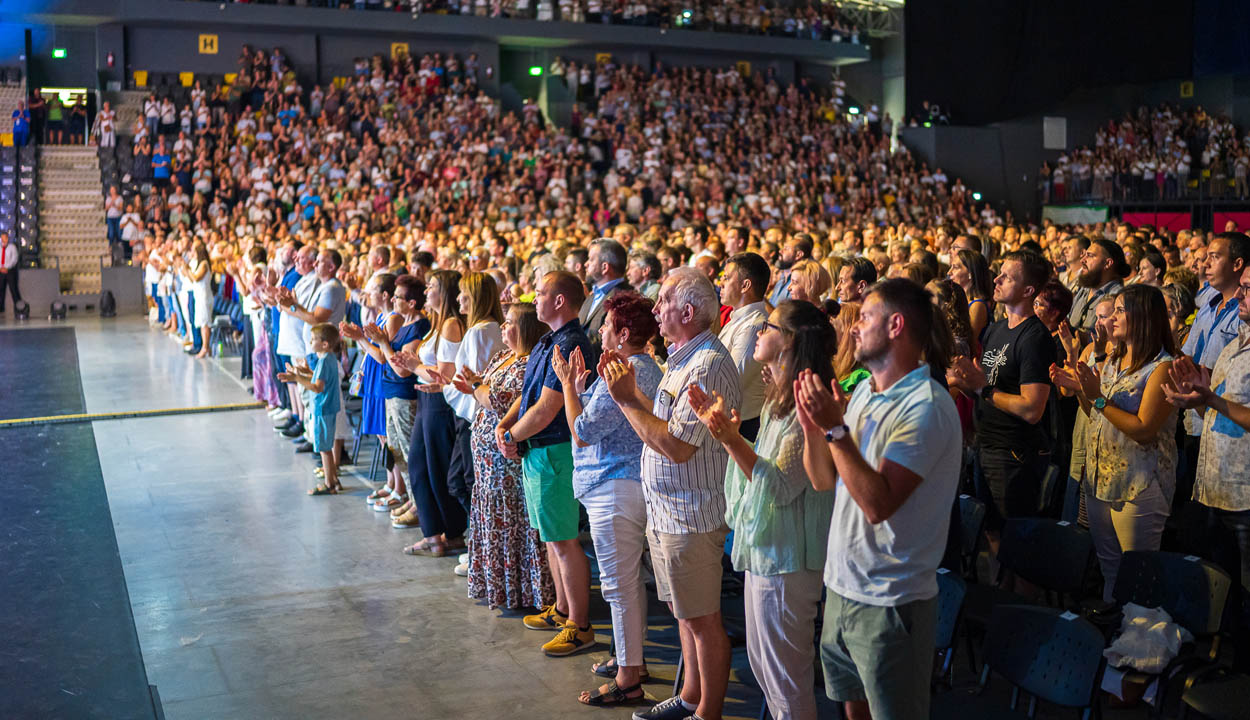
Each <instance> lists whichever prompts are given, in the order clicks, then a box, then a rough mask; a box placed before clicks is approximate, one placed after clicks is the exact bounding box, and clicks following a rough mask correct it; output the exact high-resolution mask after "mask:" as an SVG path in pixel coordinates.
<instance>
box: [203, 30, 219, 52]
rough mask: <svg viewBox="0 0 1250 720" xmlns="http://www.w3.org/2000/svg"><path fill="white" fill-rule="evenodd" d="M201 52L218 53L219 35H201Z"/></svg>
mask: <svg viewBox="0 0 1250 720" xmlns="http://www.w3.org/2000/svg"><path fill="white" fill-rule="evenodd" d="M200 54H201V55H216V54H217V36H216V35H200Z"/></svg>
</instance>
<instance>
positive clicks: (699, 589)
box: [109, 51, 1250, 720]
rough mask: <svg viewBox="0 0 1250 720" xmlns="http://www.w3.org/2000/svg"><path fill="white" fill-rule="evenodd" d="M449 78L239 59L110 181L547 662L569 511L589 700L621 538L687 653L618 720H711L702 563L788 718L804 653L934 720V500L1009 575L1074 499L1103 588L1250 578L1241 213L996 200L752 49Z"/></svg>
mask: <svg viewBox="0 0 1250 720" xmlns="http://www.w3.org/2000/svg"><path fill="white" fill-rule="evenodd" d="M475 72H476V69H475V68H471V67H470V64H469V63H468V62H467V61H466V62H465V63H461V62H459V61H458V60H457V59H456V58H450V57H439V56H437V55H428V56H424V57H422V58H419V59H418V58H405V59H402V60H400V61H398V62H396V63H394V64H392V65H388V64H387V63H386V62H385V61H383V60H382V59H381V58H375V59H374V60H373V61H372V63H366V64H365V66H364V67H362V68H361V69H360V71H359V74H357V75H356V77H354V78H353V79H352V80H351V82H349V83H348V84H347V85H345V86H344V87H342V88H327V89H324V90H323V89H321V88H313V89H311V90H310V91H308V92H305V91H304V90H303V89H301V88H299V87H298V85H297V84H296V83H295V82H294V80H293V75H289V69H288V68H287V67H286V66H285V62H284V61H283V60H282V59H281V56H280V55H278V54H270V53H264V52H260V51H250V52H248V53H246V54H245V55H244V56H243V57H242V58H241V72H240V81H239V82H236V83H235V85H234V86H232V87H231V88H230V90H229V94H228V95H227V96H223V97H222V98H220V99H217V98H211V99H210V98H208V97H207V96H206V95H205V94H203V93H192V96H191V101H190V103H189V107H188V110H189V111H190V117H191V118H192V121H191V122H192V124H191V125H190V126H189V127H187V126H185V125H179V120H178V118H179V117H182V115H181V112H182V111H181V109H179V110H178V111H177V112H175V113H174V114H173V115H172V116H170V115H168V114H166V113H163V112H160V111H159V106H160V103H159V100H158V101H157V102H158V112H157V114H156V115H155V121H154V122H153V121H152V120H146V121H143V122H141V124H140V127H137V128H136V135H138V136H139V137H138V138H137V140H136V141H135V142H134V145H133V147H134V148H135V150H134V162H133V169H132V173H133V174H135V175H137V176H138V179H137V180H136V179H134V178H132V179H131V182H133V183H135V184H136V185H148V184H151V185H152V186H153V188H154V189H153V191H152V192H150V193H149V194H148V195H147V196H146V199H145V198H144V195H143V193H142V192H139V193H137V194H136V195H135V196H134V197H133V198H132V199H129V200H128V199H126V198H125V197H122V196H121V193H120V192H119V191H116V190H110V200H109V202H110V203H112V204H113V205H112V206H113V207H115V208H116V209H117V210H118V211H119V215H118V217H119V221H118V225H117V226H116V232H117V237H118V238H119V240H118V242H124V243H125V244H126V246H127V247H129V248H130V249H131V250H132V251H133V252H134V254H135V258H136V261H137V262H139V263H142V265H143V267H144V269H145V282H146V283H147V285H148V288H149V290H150V292H151V295H152V300H153V320H154V322H155V323H157V324H162V325H163V327H165V328H166V329H167V330H168V331H169V332H170V333H171V334H172V335H173V336H175V337H179V336H181V337H182V338H183V339H184V342H185V344H186V347H187V349H188V350H189V351H193V352H196V351H198V352H199V353H200V354H201V355H205V354H207V353H208V352H209V350H210V342H209V340H210V335H209V326H210V325H214V324H216V322H217V318H216V317H215V316H218V315H221V316H226V317H227V318H231V319H232V320H233V322H234V323H235V324H236V327H238V328H240V329H241V331H242V339H243V343H244V352H243V355H244V368H243V372H244V374H245V375H247V376H249V377H251V379H252V381H253V391H254V393H255V395H256V397H257V398H258V399H260V400H261V401H263V402H265V403H266V404H267V405H268V406H269V407H270V410H271V414H272V416H273V418H274V421H275V423H277V427H276V429H277V430H278V431H280V432H282V433H283V434H285V435H286V436H287V437H290V438H291V439H292V441H293V442H295V443H297V444H298V445H297V448H296V450H297V452H298V451H301V450H303V451H309V452H313V453H315V454H317V455H319V458H320V467H319V468H317V470H316V471H315V472H316V474H317V484H316V486H315V487H314V488H313V489H312V490H311V491H310V494H313V495H318V496H321V495H335V494H337V493H338V491H339V490H340V489H341V487H342V486H341V483H340V480H339V477H340V467H341V466H342V464H343V462H344V460H345V458H344V457H343V453H342V444H343V441H345V440H349V439H351V438H352V437H353V436H354V435H356V434H363V435H372V436H377V437H378V438H380V442H381V443H382V444H383V445H384V446H385V447H386V449H387V456H388V460H387V463H386V465H387V480H386V482H385V483H384V484H383V485H382V486H380V487H378V488H376V490H375V491H374V492H372V493H371V494H370V495H369V497H368V503H369V507H370V508H371V509H373V510H374V511H377V512H387V513H389V514H390V516H391V522H392V526H393V527H395V528H397V529H419V530H420V535H421V540H419V541H417V542H415V543H412V544H410V545H408V546H407V547H406V548H405V550H404V552H406V553H408V554H410V555H414V556H426V557H444V556H456V555H458V554H460V553H461V552H462V551H463V553H464V554H463V555H462V556H461V562H460V564H459V565H458V566H457V568H456V569H457V572H459V573H462V574H464V575H465V576H466V577H467V581H468V590H467V592H468V595H469V597H470V598H475V599H482V600H485V601H486V602H487V603H488V604H489V605H490V606H491V607H506V608H535V609H537V610H538V612H537V613H535V614H533V615H529V616H526V617H525V618H524V619H523V621H522V622H523V624H524V625H525V626H526V627H527V628H530V629H533V630H547V631H552V632H553V635H552V637H551V639H550V641H549V642H547V643H545V644H544V645H543V646H542V651H543V652H544V653H546V654H547V655H549V656H565V655H571V654H574V653H578V652H581V651H584V650H585V649H587V648H589V647H591V646H593V644H594V642H595V634H594V631H593V629H592V628H591V626H590V618H589V615H588V613H589V609H588V608H589V594H590V570H589V564H588V560H587V558H586V555H585V554H584V552H583V550H582V546H581V544H580V542H579V537H580V536H581V533H582V532H583V531H584V530H586V529H588V530H589V534H590V537H591V541H592V545H593V548H594V554H595V556H596V560H597V563H598V567H599V576H600V587H601V590H602V593H603V596H604V599H605V600H606V601H607V603H608V604H609V606H610V608H611V613H612V633H613V638H614V650H615V657H614V658H613V659H612V660H609V661H607V662H604V663H600V664H597V665H596V666H595V667H594V672H595V673H596V674H598V675H601V676H604V679H606V680H608V681H609V682H607V683H605V684H603V685H601V686H599V687H595V688H593V689H588V690H586V691H585V692H583V693H582V694H581V695H580V696H579V699H580V700H581V701H582V702H585V703H587V704H592V705H604V704H617V703H625V702H639V701H640V699H641V698H642V696H643V691H642V689H641V683H642V682H645V681H646V679H647V678H648V677H649V675H648V672H647V668H646V663H645V660H644V657H643V645H644V639H645V635H646V625H647V623H646V619H647V610H646V608H647V590H646V585H645V583H644V580H643V578H644V573H645V572H646V571H645V570H644V558H649V563H646V565H648V566H649V570H650V572H651V573H652V574H653V575H654V579H655V585H656V588H657V590H658V594H659V598H660V599H661V600H663V601H665V602H667V603H668V605H669V608H670V609H671V611H672V612H673V614H674V616H675V617H676V618H677V620H678V624H679V628H680V635H681V648H682V654H683V661H684V669H685V673H684V676H683V678H684V679H683V683H682V685H681V687H680V689H679V693H678V694H677V695H676V696H674V697H673V698H669V699H667V700H665V701H663V702H661V703H659V704H657V705H654V706H648V707H646V708H643V709H640V710H639V711H638V712H637V713H636V714H635V715H634V717H635V718H640V719H641V720H651V719H667V718H674V719H679V720H684V719H685V718H701V719H703V720H719V718H720V717H721V712H722V706H723V700H724V697H725V692H726V686H727V682H728V677H729V656H730V655H729V654H730V645H729V640H728V637H727V635H726V632H725V629H724V625H723V622H722V618H721V615H720V609H721V587H722V574H723V568H724V567H725V566H724V565H723V563H722V559H723V557H724V556H725V555H726V553H727V554H728V560H729V561H730V564H731V565H732V567H733V570H734V571H735V572H740V573H743V574H744V578H745V580H744V582H745V594H746V643H747V650H748V656H749V658H750V662H751V668H752V671H753V673H754V675H755V677H756V678H757V679H758V680H759V682H760V685H761V687H762V688H763V691H764V695H765V698H766V700H767V703H768V707H769V710H770V712H771V714H772V716H773V717H774V718H778V719H780V718H804V719H810V718H815V717H816V701H815V695H814V686H813V678H812V672H811V668H812V666H813V663H814V662H815V661H816V654H817V652H818V653H819V656H820V662H821V667H822V668H823V671H824V675H825V688H826V692H827V693H828V695H829V696H830V697H831V698H832V699H834V700H837V701H840V702H844V703H846V706H845V707H846V709H847V714H848V717H851V718H863V717H868V713H869V712H871V716H872V717H878V718H917V719H919V718H927V717H928V703H929V687H930V680H931V675H932V671H933V657H934V642H935V632H936V608H937V597H936V596H937V592H938V591H937V587H938V585H937V573H938V570H939V567H940V566H944V567H948V568H954V569H955V570H956V571H960V562H959V552H958V547H959V545H960V543H959V541H958V532H957V526H956V523H954V522H952V509H953V508H954V507H955V505H956V502H957V499H956V498H957V493H959V492H966V493H969V494H972V495H975V496H976V497H978V498H980V499H981V500H982V501H983V502H984V503H985V506H986V509H987V511H988V514H989V519H988V521H987V523H986V526H985V541H986V543H985V547H986V548H987V550H988V551H989V554H990V562H991V568H992V569H993V570H995V571H996V570H997V561H996V557H997V552H998V548H999V545H998V543H999V539H1000V537H1001V533H1002V530H1003V528H1004V527H1005V526H1006V524H1007V523H1009V522H1011V521H1013V520H1016V519H1020V518H1029V517H1037V516H1042V517H1066V518H1070V519H1071V521H1072V522H1075V523H1078V524H1080V525H1082V526H1085V527H1088V529H1089V533H1090V535H1091V536H1092V539H1093V542H1094V546H1095V549H1096V555H1097V559H1098V571H1099V572H1100V573H1101V577H1102V583H1101V586H1100V589H1099V591H1100V595H1101V597H1100V598H1099V599H1101V600H1102V601H1104V602H1109V601H1110V600H1111V590H1112V588H1113V587H1114V585H1115V579H1116V575H1117V572H1118V569H1119V567H1120V558H1121V555H1122V553H1123V552H1125V551H1128V550H1157V549H1160V548H1170V549H1179V548H1182V547H1183V548H1184V549H1185V550H1186V551H1187V552H1193V553H1194V554H1197V555H1201V556H1203V557H1211V558H1212V559H1213V560H1216V561H1217V562H1219V563H1220V564H1221V565H1222V566H1223V567H1225V568H1226V569H1227V571H1228V572H1229V573H1230V574H1231V575H1232V576H1233V577H1239V578H1240V579H1241V584H1242V585H1243V586H1245V585H1247V584H1250V477H1248V476H1247V474H1246V473H1245V468H1246V467H1247V461H1248V460H1250V440H1247V437H1246V435H1245V429H1246V428H1248V427H1250V408H1248V407H1247V405H1248V404H1250V383H1248V382H1247V379H1248V378H1250V365H1248V363H1250V306H1248V305H1247V303H1246V300H1247V293H1250V271H1248V270H1247V263H1248V262H1250V238H1248V237H1247V236H1246V235H1244V234H1242V233H1239V232H1236V231H1235V230H1233V229H1229V230H1228V231H1226V232H1221V233H1213V232H1202V231H1192V232H1191V231H1183V232H1180V233H1170V232H1163V231H1155V230H1153V229H1151V228H1137V229H1134V228H1131V227H1129V226H1127V225H1123V224H1118V223H1101V224H1097V225H1091V226H1087V227H1058V226H1055V225H1053V224H1048V225H1046V226H1044V227H1025V226H1021V225H1019V224H1017V223H1014V222H1013V221H1012V220H1011V218H999V217H997V216H996V215H995V214H994V213H993V211H992V210H989V209H988V208H984V209H978V208H977V207H976V206H975V204H974V203H973V202H972V199H971V197H970V193H968V191H967V190H966V189H965V188H964V187H963V185H962V184H961V183H960V182H959V180H958V179H953V180H952V179H950V178H947V177H946V176H945V175H944V174H943V173H942V172H941V170H940V169H938V168H934V169H932V170H930V169H928V168H926V167H924V166H923V164H920V163H917V162H916V161H915V160H914V159H912V158H911V156H910V155H909V154H908V153H907V151H906V150H905V149H902V148H900V149H898V150H896V151H891V150H890V145H889V140H888V138H886V137H885V136H884V134H883V133H882V132H881V127H880V124H879V123H872V122H868V121H867V120H860V119H855V120H852V119H848V118H846V117H845V116H844V115H842V114H841V113H839V112H837V111H836V110H835V108H836V102H835V100H834V99H833V98H832V97H830V96H827V95H826V94H824V93H822V92H820V91H817V90H815V89H812V88H810V87H808V86H806V85H804V84H802V83H800V84H798V85H790V86H784V85H782V84H781V83H779V82H777V81H775V80H774V79H772V78H770V77H769V76H767V75H753V76H751V77H740V76H739V75H738V74H737V71H736V70H734V69H732V68H721V69H708V70H694V69H666V68H656V69H654V70H644V69H642V68H633V67H623V66H622V67H618V66H615V65H613V64H612V63H602V64H599V65H598V66H596V67H594V68H593V82H592V83H590V87H588V88H587V90H586V92H585V94H584V95H583V94H581V93H580V92H579V98H580V99H581V102H582V103H583V105H582V106H581V107H579V108H578V111H577V112H576V113H575V114H574V121H573V124H572V126H571V127H569V128H559V127H555V126H553V125H551V124H549V123H548V122H546V120H545V119H544V118H543V116H542V114H541V112H540V111H539V109H538V108H537V107H535V106H532V105H527V106H526V108H525V109H524V111H523V112H522V113H521V114H519V115H513V114H509V113H504V112H500V110H499V108H498V107H497V105H496V104H495V102H494V101H493V100H492V99H490V98H488V97H487V96H485V95H484V94H482V93H480V92H479V91H478V89H477V87H476V82H475V80H476V78H475ZM579 84H580V83H579ZM583 108H584V109H583ZM169 117H172V118H173V119H171V120H169V121H168V122H166V118H169ZM201 118H203V123H202V124H201V120H200V119H201ZM170 136H176V137H177V139H176V140H175V141H174V142H173V143H172V145H171V143H170V141H169V139H168V138H169V137H170ZM147 172H151V175H146V174H145V173H147ZM113 197H117V199H116V200H114V199H113ZM228 324H229V321H228ZM344 386H345V387H346V389H344ZM351 397H356V398H359V400H360V406H361V407H360V411H359V419H358V421H356V420H353V421H349V420H348V418H347V415H348V413H347V412H346V410H347V408H348V406H349V405H350V404H352V403H351V402H349V400H350V398H351ZM355 415H356V413H355V412H353V413H352V416H353V418H355ZM956 437H959V438H961V442H951V439H952V438H956ZM1049 466H1056V467H1058V468H1060V470H1061V472H1060V474H1061V476H1062V475H1066V476H1069V477H1070V481H1069V482H1068V483H1066V484H1065V483H1063V482H1060V483H1057V484H1056V485H1054V487H1053V489H1052V488H1051V486H1050V485H1048V484H1046V483H1044V482H1043V480H1044V478H1045V477H1046V474H1047V473H1046V469H1047V468H1048V467H1049ZM1065 470H1066V472H1064V471H1065ZM1190 516H1200V517H1201V518H1203V522H1196V523H1194V524H1193V528H1194V529H1192V531H1191V532H1189V533H1187V534H1184V537H1182V534H1181V533H1176V532H1174V531H1170V530H1168V528H1169V526H1171V527H1175V526H1176V525H1177V524H1178V523H1181V522H1184V521H1185V518H1187V517H1190ZM1207 520H1209V521H1210V522H1206V521H1207ZM729 535H732V537H731V539H729V540H727V536H729ZM1185 543H1188V544H1185ZM952 549H953V550H952ZM1225 550H1230V553H1225V552H1224V551H1225ZM952 554H953V560H952ZM996 574H997V573H996ZM998 576H999V578H1000V579H1001V582H1002V583H1003V584H1004V586H1007V587H1010V588H1013V589H1015V590H1016V591H1017V592H1020V593H1025V594H1027V593H1029V592H1035V591H1036V588H1031V587H1030V586H1029V585H1028V584H1027V583H1024V582H1022V581H1019V582H1018V581H1017V580H1016V579H1014V578H1012V577H1011V576H1010V574H1009V573H1008V574H998ZM822 598H823V600H822ZM822 603H823V613H824V616H823V617H824V622H823V630H822V635H821V637H820V639H819V642H817V641H816V638H815V632H816V631H815V619H816V616H817V614H818V613H819V612H821V608H822ZM1241 624H1242V626H1243V628H1244V625H1245V624H1246V623H1245V619H1244V617H1243V618H1242V620H1241ZM1239 632H1243V631H1239ZM1242 637H1243V641H1242V642H1240V643H1238V654H1239V657H1238V661H1239V662H1242V663H1245V662H1247V661H1248V660H1250V658H1246V657H1244V649H1245V648H1250V643H1246V642H1244V635H1243V636H1242Z"/></svg>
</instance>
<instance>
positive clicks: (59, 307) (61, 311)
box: [48, 300, 66, 320]
mask: <svg viewBox="0 0 1250 720" xmlns="http://www.w3.org/2000/svg"><path fill="white" fill-rule="evenodd" d="M65 312H66V308H65V303H63V302H61V301H60V300H53V301H52V309H51V310H50V311H49V312H48V319H49V320H64V319H65Z"/></svg>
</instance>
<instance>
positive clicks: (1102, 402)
mask: <svg viewBox="0 0 1250 720" xmlns="http://www.w3.org/2000/svg"><path fill="white" fill-rule="evenodd" d="M1105 407H1107V398H1105V397H1100V398H1095V399H1094V409H1095V410H1102V409H1103V408H1105Z"/></svg>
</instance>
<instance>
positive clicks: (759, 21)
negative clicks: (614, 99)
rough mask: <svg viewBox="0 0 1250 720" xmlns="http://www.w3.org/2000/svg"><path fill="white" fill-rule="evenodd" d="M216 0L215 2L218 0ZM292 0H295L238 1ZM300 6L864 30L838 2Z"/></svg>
mask: <svg viewBox="0 0 1250 720" xmlns="http://www.w3.org/2000/svg"><path fill="white" fill-rule="evenodd" d="M214 1H215V0H214ZM234 1H235V2H246V3H254V4H274V3H277V4H290V0H285V2H283V0H260V2H259V3H257V0H234ZM295 4H297V5H308V6H315V7H329V8H344V9H346V8H353V9H356V10H379V11H390V12H410V13H423V12H425V13H436V14H440V15H473V16H476V17H492V18H517V19H523V20H539V21H545V22H550V21H554V20H559V21H563V22H575V23H602V24H610V25H636V26H643V27H658V28H685V29H689V30H708V31H715V32H733V33H748V34H752V35H772V36H776V37H793V38H801V39H804V40H825V41H831V42H849V43H859V42H860V41H861V37H860V31H859V28H858V27H856V26H855V25H854V24H853V23H851V22H849V21H847V20H845V19H844V18H842V17H841V15H840V14H839V13H838V7H837V5H835V4H834V3H830V2H819V1H817V0H797V1H795V2H785V3H780V2H743V1H741V0H739V1H737V2H735V1H732V0H731V1H730V2H714V1H713V0H689V1H688V2H672V1H671V0H661V1H660V2H656V1H655V0H296V2H295Z"/></svg>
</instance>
